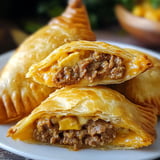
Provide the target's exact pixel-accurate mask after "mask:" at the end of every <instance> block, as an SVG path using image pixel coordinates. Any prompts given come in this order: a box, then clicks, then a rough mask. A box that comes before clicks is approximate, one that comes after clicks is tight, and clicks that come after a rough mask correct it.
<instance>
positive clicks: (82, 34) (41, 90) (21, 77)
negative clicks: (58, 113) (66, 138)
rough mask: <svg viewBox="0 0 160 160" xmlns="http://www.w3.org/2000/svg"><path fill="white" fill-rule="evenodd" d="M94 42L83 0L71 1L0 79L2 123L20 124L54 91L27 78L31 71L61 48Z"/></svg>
mask: <svg viewBox="0 0 160 160" xmlns="http://www.w3.org/2000/svg"><path fill="white" fill-rule="evenodd" d="M80 39H84V40H95V35H94V33H93V32H92V31H91V28H90V24H89V21H88V16H87V13H86V10H85V7H84V5H83V4H82V2H81V0H71V1H69V5H68V7H67V9H66V11H65V12H64V13H63V14H62V15H61V16H59V17H56V18H54V19H52V20H51V22H50V24H49V25H46V26H44V27H43V28H42V29H40V30H38V31H37V32H36V33H34V34H33V35H31V36H30V37H29V38H27V39H26V40H25V42H24V43H22V44H21V45H20V47H19V48H18V49H17V50H16V51H15V53H14V54H13V56H12V57H11V58H10V60H9V61H8V63H7V64H6V66H5V67H4V69H3V71H2V72H1V75H0V123H1V124H2V123H8V122H11V121H14V120H18V119H20V118H21V117H23V116H25V115H27V114H28V113H30V112H31V110H32V109H33V108H35V107H36V106H37V105H39V104H40V103H41V101H42V100H44V99H45V98H46V97H48V95H49V93H51V92H52V91H53V90H54V89H53V88H48V87H46V86H43V85H39V84H37V83H35V82H33V81H32V80H31V79H29V78H27V79H26V78H25V75H26V73H27V71H28V68H29V67H30V66H31V65H32V64H34V63H36V62H39V61H40V60H42V59H44V58H45V57H46V56H47V55H48V54H49V53H51V52H52V51H53V50H54V49H55V48H57V47H59V46H60V45H62V44H64V43H66V42H70V41H73V40H74V41H75V40H80Z"/></svg>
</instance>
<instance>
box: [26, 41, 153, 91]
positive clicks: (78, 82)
mask: <svg viewBox="0 0 160 160" xmlns="http://www.w3.org/2000/svg"><path fill="white" fill-rule="evenodd" d="M149 67H151V62H150V61H149V60H148V58H147V56H144V55H141V54H139V55H138V54H132V53H130V52H127V51H125V50H123V49H121V48H119V47H116V46H113V45H110V44H107V43H105V42H89V41H74V42H71V43H68V44H66V45H62V46H61V47H59V48H58V49H56V50H54V51H53V52H52V53H51V54H50V55H49V56H48V57H47V58H45V59H44V60H42V61H41V62H39V63H37V64H34V65H32V66H31V68H30V69H29V72H28V74H27V77H32V78H33V79H34V80H35V81H36V82H38V83H40V84H44V85H47V86H49V87H57V88H61V87H64V86H68V85H75V86H95V85H100V84H115V83H121V82H124V81H126V80H129V79H131V78H133V77H135V76H137V75H138V74H140V73H142V72H144V71H145V70H146V69H148V68H149Z"/></svg>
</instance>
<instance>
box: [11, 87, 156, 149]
mask: <svg viewBox="0 0 160 160" xmlns="http://www.w3.org/2000/svg"><path fill="white" fill-rule="evenodd" d="M155 124H156V114H155V111H154V110H153V109H151V108H147V107H142V106H139V105H136V104H134V103H131V102H130V101H128V100H127V99H126V98H125V97H124V96H123V95H121V94H120V93H118V92H116V91H114V90H111V89H109V88H106V87H100V86H99V87H84V88H82V87H77V88H73V87H65V88H62V89H59V90H57V91H55V92H54V93H52V94H51V95H50V96H49V97H48V98H47V99H46V100H45V101H43V102H42V103H41V105H40V106H39V107H37V108H35V109H34V111H33V112H32V113H31V114H30V115H29V116H28V117H26V118H24V119H23V120H21V121H20V122H18V123H17V124H16V125H15V126H13V127H12V128H10V129H9V131H8V136H10V137H12V138H13V139H15V140H22V141H25V142H31V143H39V142H42V143H47V144H60V145H63V146H66V147H68V148H72V149H74V150H77V149H80V148H92V147H93V148H111V149H133V148H140V147H144V146H148V145H151V144H152V143H153V142H154V140H155V129H154V127H155Z"/></svg>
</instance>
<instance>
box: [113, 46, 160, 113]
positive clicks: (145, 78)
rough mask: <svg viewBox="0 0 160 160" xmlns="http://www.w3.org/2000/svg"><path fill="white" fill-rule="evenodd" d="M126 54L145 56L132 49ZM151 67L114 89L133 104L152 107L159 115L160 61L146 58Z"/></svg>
mask: <svg viewBox="0 0 160 160" xmlns="http://www.w3.org/2000/svg"><path fill="white" fill-rule="evenodd" d="M125 50H127V51H128V52H132V53H137V54H145V53H142V52H140V51H137V50H134V49H128V48H127V49H125ZM148 57H149V59H150V60H151V61H152V63H153V67H152V68H150V69H148V70H147V71H146V72H144V73H142V74H140V75H139V76H137V77H135V78H134V79H131V80H129V81H127V82H125V83H123V84H119V85H117V86H115V87H114V88H115V89H117V90H118V91H120V92H121V93H123V94H124V95H125V96H126V97H127V98H129V99H130V100H131V101H133V102H134V103H138V104H141V105H153V106H155V107H156V108H157V110H158V114H159V115H160V60H158V59H156V58H154V57H151V56H148Z"/></svg>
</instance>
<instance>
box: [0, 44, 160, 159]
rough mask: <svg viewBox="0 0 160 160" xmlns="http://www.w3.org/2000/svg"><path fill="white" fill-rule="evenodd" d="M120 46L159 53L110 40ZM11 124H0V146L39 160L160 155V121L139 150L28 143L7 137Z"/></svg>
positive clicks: (1, 59) (1, 62)
mask: <svg viewBox="0 0 160 160" xmlns="http://www.w3.org/2000/svg"><path fill="white" fill-rule="evenodd" d="M110 43H112V44H116V45H118V46H120V47H128V48H135V49H139V50H141V51H144V52H146V53H148V54H151V55H153V56H156V57H158V58H159V59H160V55H158V54H157V53H155V52H153V51H150V50H146V49H143V48H139V47H135V46H131V45H127V44H120V43H115V42H110ZM11 54H12V52H8V53H6V54H3V55H1V56H0V68H2V66H3V65H4V64H5V63H6V61H7V59H8V58H9V57H10V56H11ZM9 127H11V125H1V126H0V147H1V148H3V149H6V150H8V151H10V152H13V153H15V154H18V155H21V156H24V157H28V158H32V159H38V160H104V159H109V160H128V159H129V160H142V159H143V160H144V159H154V158H157V157H160V143H159V142H160V122H159V123H158V125H157V133H158V136H157V139H156V141H155V143H154V144H153V145H151V146H149V147H146V148H143V149H138V150H107V151H101V150H93V149H92V150H91V149H86V150H80V151H77V152H74V151H69V150H67V149H65V148H59V147H54V146H48V145H35V144H26V143H23V142H20V141H13V140H12V139H10V138H7V137H6V132H7V130H8V128H9Z"/></svg>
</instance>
